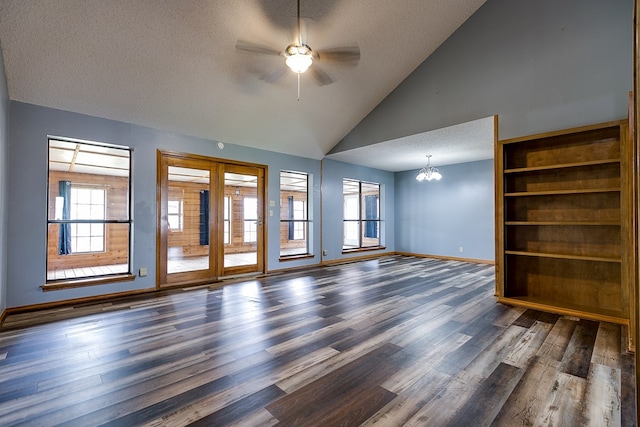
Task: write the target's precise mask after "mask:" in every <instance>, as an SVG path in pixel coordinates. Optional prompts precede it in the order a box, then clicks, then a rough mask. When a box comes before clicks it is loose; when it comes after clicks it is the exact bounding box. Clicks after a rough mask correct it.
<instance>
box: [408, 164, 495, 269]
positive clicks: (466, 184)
mask: <svg viewBox="0 0 640 427" xmlns="http://www.w3.org/2000/svg"><path fill="white" fill-rule="evenodd" d="M438 170H439V171H440V173H441V174H442V176H443V178H442V180H440V181H431V182H428V181H422V182H418V181H416V174H417V171H415V170H412V171H406V172H398V173H396V175H395V200H396V212H395V224H396V226H395V237H396V243H395V246H396V250H397V251H398V252H409V253H414V254H422V255H438V256H445V257H458V258H469V259H475V260H487V261H493V260H494V259H495V247H494V241H495V233H494V230H495V216H494V203H495V202H494V200H495V199H494V172H493V160H483V161H478V162H471V163H462V164H457V165H449V166H442V167H438ZM461 246H462V247H463V250H464V252H462V253H461V252H460V251H459V248H460V247H461Z"/></svg>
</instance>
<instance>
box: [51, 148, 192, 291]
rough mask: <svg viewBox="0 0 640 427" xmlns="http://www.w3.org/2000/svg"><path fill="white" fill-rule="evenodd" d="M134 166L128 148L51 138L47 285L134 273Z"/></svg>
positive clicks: (175, 220)
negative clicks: (132, 227)
mask: <svg viewBox="0 0 640 427" xmlns="http://www.w3.org/2000/svg"><path fill="white" fill-rule="evenodd" d="M130 165H131V150H130V149H129V148H127V147H119V146H113V145H106V144H100V143H93V142H86V141H75V140H64V139H60V138H50V139H49V171H48V178H49V184H48V198H47V199H48V209H47V211H48V215H47V248H48V249H47V284H53V283H55V282H59V281H68V280H78V279H96V278H99V277H106V276H114V275H123V274H129V273H130V271H131V268H130V265H129V264H130V261H129V260H130V243H131V242H130V236H131V214H130V194H131V191H130V187H131V183H130V175H129V171H130ZM174 208H175V210H176V212H175V214H174V215H179V212H180V211H181V209H182V207H181V206H175V205H174ZM172 212H173V211H172ZM174 218H175V219H172V224H171V225H172V226H176V227H178V226H180V224H181V220H180V219H179V218H178V216H175V217H174ZM92 282H94V283H95V282H96V281H95V280H92ZM98 282H99V281H98Z"/></svg>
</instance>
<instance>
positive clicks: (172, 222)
mask: <svg viewBox="0 0 640 427" xmlns="http://www.w3.org/2000/svg"><path fill="white" fill-rule="evenodd" d="M183 218H184V212H183V210H182V200H169V201H168V206H167V221H168V222H169V230H171V231H182V224H183V221H184V220H183Z"/></svg>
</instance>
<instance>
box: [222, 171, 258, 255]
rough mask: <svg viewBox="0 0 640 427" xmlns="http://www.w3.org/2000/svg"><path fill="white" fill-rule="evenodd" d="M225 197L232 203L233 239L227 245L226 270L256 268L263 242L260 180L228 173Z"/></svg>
mask: <svg viewBox="0 0 640 427" xmlns="http://www.w3.org/2000/svg"><path fill="white" fill-rule="evenodd" d="M224 195H225V197H229V203H230V209H229V211H230V224H229V226H228V228H229V229H230V233H229V234H230V236H229V242H228V243H227V244H225V245H224V267H225V268H229V267H238V266H244V265H255V264H257V263H258V254H257V243H258V238H259V235H258V221H259V217H258V177H257V176H255V175H246V174H238V173H229V172H225V174H224ZM225 229H226V226H225ZM225 243H226V242H225Z"/></svg>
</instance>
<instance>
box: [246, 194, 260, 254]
mask: <svg viewBox="0 0 640 427" xmlns="http://www.w3.org/2000/svg"><path fill="white" fill-rule="evenodd" d="M242 202H243V218H244V242H245V243H255V242H257V241H258V199H256V198H255V197H245V198H244V199H243V200H242Z"/></svg>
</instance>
